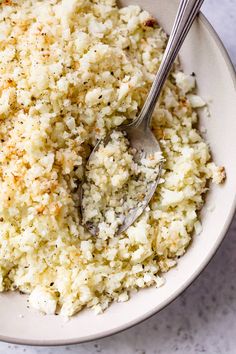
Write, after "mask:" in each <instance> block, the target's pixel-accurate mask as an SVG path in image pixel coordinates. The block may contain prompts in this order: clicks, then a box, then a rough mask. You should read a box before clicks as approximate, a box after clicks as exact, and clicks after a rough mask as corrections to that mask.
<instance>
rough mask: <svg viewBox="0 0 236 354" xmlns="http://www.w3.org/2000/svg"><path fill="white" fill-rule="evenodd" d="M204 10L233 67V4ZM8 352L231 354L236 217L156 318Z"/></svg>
mask: <svg viewBox="0 0 236 354" xmlns="http://www.w3.org/2000/svg"><path fill="white" fill-rule="evenodd" d="M153 1H155V0H153ZM168 1H169V0H168ZM203 11H204V13H205V14H206V16H207V17H208V19H209V20H210V21H211V23H212V24H213V26H214V27H215V29H216V30H217V32H218V33H219V35H220V36H221V38H222V40H223V42H224V44H225V46H226V48H227V49H228V51H229V53H230V55H231V58H232V61H233V62H234V65H235V66H236V0H206V1H205V4H204V7H203ZM235 119H236V117H235ZM235 133H236V132H235ZM235 182H236V181H235ZM235 188H236V183H235ZM78 330H79V329H78ZM12 353H19V354H23V353H25V354H67V353H68V354H96V353H101V354H172V353H179V354H194V353H207V354H221V353H222V354H226V353H230V354H235V353H236V217H235V219H234V222H233V224H232V225H231V228H230V230H229V232H228V235H227V237H226V239H225V241H224V242H223V244H222V246H221V248H220V250H219V251H218V253H217V254H216V256H215V257H214V259H213V260H212V261H211V263H210V265H209V266H208V267H207V269H206V270H205V271H204V272H203V273H202V274H201V276H200V277H199V278H198V279H197V280H196V281H195V283H194V284H193V285H192V286H191V287H190V288H189V289H188V290H187V291H186V292H185V293H184V294H183V295H182V296H180V297H179V298H178V299H177V300H175V301H174V302H173V303H172V304H171V305H169V306H168V307H167V308H166V309H164V310H162V311H161V312H160V313H159V314H157V315H156V316H154V317H152V318H151V319H149V320H147V321H146V322H144V323H142V324H140V325H138V326H136V327H134V328H132V329H130V330H127V331H125V332H123V333H120V334H117V335H114V336H112V337H109V338H105V339H102V340H99V341H96V342H92V343H86V344H81V345H74V346H70V347H59V348H36V347H24V346H16V345H12V344H6V343H0V354H12Z"/></svg>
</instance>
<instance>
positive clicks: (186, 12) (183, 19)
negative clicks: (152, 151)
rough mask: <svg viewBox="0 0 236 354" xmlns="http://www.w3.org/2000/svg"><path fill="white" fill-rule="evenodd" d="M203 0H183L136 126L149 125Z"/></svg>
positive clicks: (145, 126)
mask: <svg viewBox="0 0 236 354" xmlns="http://www.w3.org/2000/svg"><path fill="white" fill-rule="evenodd" d="M203 1H204V0H181V2H180V5H179V9H178V12H177V15H176V18H175V22H174V26H173V29H172V31H171V34H170V37H169V41H168V43H167V47H166V50H165V52H164V55H163V59H162V62H161V65H160V67H159V70H158V73H157V75H156V77H155V79H154V82H153V84H152V87H151V90H150V92H149V94H148V97H147V99H146V101H145V103H144V106H143V108H142V111H141V113H140V115H139V117H138V118H137V121H136V122H135V126H136V127H137V126H140V125H142V126H144V128H145V129H146V128H147V127H149V125H150V122H151V118H152V114H153V111H154V108H155V105H156V102H157V99H158V97H159V95H160V92H161V90H162V88H163V85H164V83H165V81H166V79H167V77H168V75H169V73H170V70H171V68H172V65H173V63H174V61H175V59H176V57H177V55H178V53H179V50H180V48H181V46H182V44H183V42H184V40H185V38H186V36H187V34H188V32H189V30H190V28H191V26H192V24H193V22H194V20H195V18H196V16H197V14H198V12H199V10H200V7H201V5H202V3H203Z"/></svg>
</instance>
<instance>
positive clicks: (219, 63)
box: [0, 0, 236, 345]
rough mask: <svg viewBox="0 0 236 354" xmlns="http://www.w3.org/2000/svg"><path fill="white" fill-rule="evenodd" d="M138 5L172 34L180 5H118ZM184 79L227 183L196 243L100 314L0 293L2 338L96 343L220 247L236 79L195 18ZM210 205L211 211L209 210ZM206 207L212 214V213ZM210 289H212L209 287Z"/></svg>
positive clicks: (172, 292)
mask: <svg viewBox="0 0 236 354" xmlns="http://www.w3.org/2000/svg"><path fill="white" fill-rule="evenodd" d="M128 4H139V5H140V6H141V7H142V8H144V9H146V10H148V11H150V12H151V13H152V14H153V15H154V16H155V17H156V18H157V19H158V21H159V23H160V24H161V25H162V26H163V28H164V29H165V30H166V31H167V32H170V30H171V26H172V24H173V20H174V16H175V14H176V11H177V6H178V1H177V0H172V1H166V0H155V1H153V0H123V1H121V3H120V5H121V6H122V5H128ZM180 59H181V63H182V67H183V69H184V71H185V72H186V73H192V72H195V73H196V75H197V83H198V92H199V94H200V95H201V96H202V97H203V98H205V99H206V100H208V102H209V109H210V113H211V115H210V117H207V116H206V115H204V114H202V115H201V117H200V125H203V126H204V127H205V128H206V131H207V132H206V139H207V140H208V141H209V143H210V146H211V150H212V153H213V157H214V160H215V162H216V163H217V164H219V165H224V166H225V168H226V171H227V180H226V183H225V184H224V185H222V186H212V188H211V190H210V192H209V193H208V195H207V201H206V205H205V207H204V208H203V210H202V223H203V232H202V233H201V235H199V236H196V237H194V239H193V242H192V244H191V246H190V247H189V249H188V251H187V253H186V254H185V256H183V257H182V258H181V259H180V260H179V263H178V266H177V267H176V268H174V269H172V270H171V271H170V272H168V273H167V274H166V275H165V278H166V283H165V285H164V286H162V287H161V288H159V289H156V288H150V289H146V290H142V291H139V292H138V293H136V294H134V295H133V296H132V297H131V299H130V301H128V302H125V303H114V304H112V305H111V306H110V307H109V309H108V310H107V311H106V312H105V313H104V314H102V315H98V316H96V315H95V314H94V312H93V311H91V310H84V311H82V312H81V313H79V315H77V316H75V317H73V318H72V319H71V320H70V321H68V322H65V321H64V320H63V318H61V317H60V316H45V315H42V314H40V313H38V312H35V311H34V310H32V309H29V308H27V297H25V296H22V295H19V294H17V293H7V294H1V295H0V314H1V315H0V340H3V341H8V342H14V343H22V344H31V345H60V344H61V345H64V344H71V343H80V342H84V341H89V340H93V339H97V338H101V337H104V336H107V335H110V334H113V333H116V332H118V331H121V330H124V329H126V328H128V327H130V326H133V325H135V324H137V323H138V322H140V321H143V320H144V319H146V318H148V317H149V316H151V315H153V314H155V313H156V312H158V311H159V310H161V309H162V308H163V307H164V306H166V305H167V304H169V303H170V302H171V301H172V300H174V299H175V298H176V297H177V296H178V295H179V294H180V293H181V292H182V291H183V290H184V289H185V288H186V287H187V286H188V285H189V284H190V283H191V282H192V281H193V280H194V279H195V278H196V277H197V276H198V275H199V273H200V272H201V271H202V270H203V268H204V267H205V266H206V264H207V263H208V262H209V260H210V259H211V258H212V256H213V255H214V253H215V251H216V250H217V248H218V247H219V245H220V243H221V241H222V239H223V237H224V235H225V233H226V231H227V229H228V227H229V224H230V221H231V219H232V217H233V214H234V210H235V204H236V186H235V181H236V163H235V156H236V79H235V72H234V69H233V66H232V64H231V63H230V60H229V57H228V55H227V53H226V51H225V49H224V47H223V45H222V43H221V42H220V40H219V38H218V37H217V35H216V33H215V32H214V30H213V29H212V27H211V26H210V24H209V23H208V22H207V20H206V19H205V18H204V16H203V15H200V16H199V18H198V19H197V20H196V22H195V24H194V26H193V28H192V29H191V32H190V34H189V36H188V38H187V40H186V42H185V44H184V46H183V49H182V50H181V54H180ZM209 206H210V207H212V206H214V210H212V211H209ZM210 209H212V208H210ZM209 286H210V285H209Z"/></svg>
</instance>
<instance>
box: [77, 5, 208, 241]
mask: <svg viewBox="0 0 236 354" xmlns="http://www.w3.org/2000/svg"><path fill="white" fill-rule="evenodd" d="M203 1H204V0H182V1H181V2H180V5H179V8H178V12H177V15H176V18H175V21H174V26H173V28H172V31H171V34H170V37H169V41H168V44H167V47H166V50H165V52H164V55H163V59H162V62H161V65H160V67H159V70H158V73H157V75H156V77H155V79H154V82H153V84H152V87H151V90H150V92H149V94H148V97H147V99H146V101H145V103H144V105H143V108H142V110H141V112H140V115H139V116H138V118H137V119H136V120H134V121H133V122H132V123H131V124H128V125H123V126H120V127H119V128H117V129H116V130H119V131H122V132H124V133H125V135H126V137H127V138H128V140H129V143H130V146H131V147H132V148H134V149H135V150H136V151H138V152H139V151H140V152H142V155H143V153H144V154H145V155H149V154H153V153H155V152H158V151H161V148H160V145H159V143H158V141H157V139H156V137H155V136H154V134H153V133H152V131H151V128H150V124H151V119H152V114H153V111H154V109H155V106H156V102H157V100H158V97H159V95H160V93H161V90H162V88H163V86H164V84H165V81H166V79H167V77H168V75H169V73H170V70H171V67H172V65H173V63H174V61H175V59H176V57H177V55H178V53H179V50H180V48H181V46H182V44H183V42H184V40H185V38H186V36H187V34H188V32H189V30H190V28H191V26H192V24H193V22H194V20H195V18H196V16H197V14H198V12H199V10H200V7H201V5H202V3H203ZM110 135H111V132H110V133H109V134H108V135H107V136H106V137H105V138H103V139H101V140H100V141H98V143H97V144H96V146H95V147H94V149H93V151H92V153H91V155H90V157H89V159H90V158H91V156H92V154H94V153H95V152H96V151H97V150H98V149H99V146H100V144H101V143H103V144H104V146H105V145H106V144H107V143H108V142H109V140H110ZM140 155H141V154H140ZM88 161H89V160H88ZM160 174H161V166H160V171H159V174H158V175H157V179H156V181H155V182H152V183H149V190H148V192H147V194H146V196H145V198H144V202H143V203H142V207H138V208H136V209H133V210H132V211H131V213H130V214H129V215H128V216H127V217H126V218H125V219H124V222H123V224H122V225H121V226H120V227H119V229H118V231H117V233H121V232H123V231H125V230H126V229H127V228H128V227H129V226H130V225H132V224H133V222H134V221H135V220H136V219H137V218H138V217H139V216H140V215H141V214H142V212H143V211H144V209H145V208H146V207H147V205H148V203H149V201H150V199H151V198H152V196H153V194H154V192H155V190H156V188H157V185H158V181H159V178H160ZM85 178H86V176H85ZM147 182H148V181H147ZM82 198H83V192H82V188H81V205H82ZM81 213H82V218H83V208H82V207H81ZM85 226H87V228H88V230H89V231H90V232H91V233H92V234H93V235H96V234H97V231H98V226H97V225H91V224H90V223H87V224H86V223H85Z"/></svg>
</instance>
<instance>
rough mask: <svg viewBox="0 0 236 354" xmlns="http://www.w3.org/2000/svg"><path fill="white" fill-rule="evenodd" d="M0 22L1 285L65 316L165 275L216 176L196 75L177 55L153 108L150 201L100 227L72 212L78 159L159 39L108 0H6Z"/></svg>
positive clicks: (115, 114) (146, 85)
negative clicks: (100, 233) (128, 218)
mask: <svg viewBox="0 0 236 354" xmlns="http://www.w3.org/2000/svg"><path fill="white" fill-rule="evenodd" d="M0 29H1V30H0V42H1V43H0V45H1V50H0V291H7V290H15V289H18V290H20V291H21V292H24V293H26V294H29V300H30V304H31V305H32V306H33V307H35V308H36V309H38V310H39V311H42V312H45V313H48V314H53V313H55V312H56V311H57V312H59V313H60V314H62V315H63V316H72V315H73V314H75V313H77V312H79V311H80V310H81V309H82V308H84V307H89V308H93V309H94V311H95V313H101V312H102V311H104V310H105V309H106V308H107V307H108V306H109V304H110V303H111V302H112V301H126V300H127V299H128V298H129V292H130V291H131V290H133V289H139V288H144V287H147V286H151V285H155V286H161V285H162V284H163V281H164V280H163V276H162V275H163V273H164V272H166V271H168V270H169V269H170V268H171V267H173V266H174V265H175V264H176V262H177V257H178V256H181V255H183V254H184V252H185V251H186V248H187V246H188V245H189V242H190V240H191V238H192V232H193V231H194V229H196V231H199V230H200V224H199V220H198V211H199V210H200V209H201V207H202V205H203V203H204V193H205V192H206V190H207V186H208V181H209V180H210V179H212V178H213V181H215V182H216V183H221V182H222V180H223V179H224V178H225V171H224V169H223V167H222V168H220V167H217V166H216V165H215V164H214V163H213V162H212V161H211V155H210V152H209V148H208V146H207V144H206V143H205V142H204V141H203V139H202V138H201V136H200V134H199V132H198V131H197V130H196V128H195V127H196V123H197V121H198V117H197V113H196V111H195V109H194V107H200V106H203V104H204V102H203V101H202V100H201V99H200V98H198V97H197V96H195V94H196V93H195V92H194V89H195V78H193V77H192V76H189V75H187V74H184V73H183V72H182V71H181V70H180V69H179V67H178V66H175V67H174V69H173V71H172V73H171V75H170V77H169V79H168V80H167V82H166V84H165V87H164V89H163V93H162V95H161V98H160V100H159V103H158V105H157V106H156V109H155V112H154V115H153V121H152V130H153V133H154V134H155V136H156V137H157V138H158V140H159V142H160V145H161V149H162V152H163V157H164V159H165V161H164V164H163V170H162V176H161V181H162V183H161V184H160V185H159V186H158V188H157V190H156V193H155V195H154V197H153V199H152V201H151V202H150V204H149V208H147V209H146V211H145V212H144V213H143V214H142V215H141V216H140V217H139V218H138V219H137V221H136V222H135V223H134V224H133V225H132V226H131V227H130V228H129V229H128V230H127V232H124V233H123V234H120V235H118V236H117V235H116V236H115V237H113V235H112V229H111V228H110V227H109V226H107V225H104V235H106V236H104V237H99V238H96V237H93V236H92V235H91V234H90V233H89V232H88V231H87V230H86V229H85V228H84V226H83V225H82V223H81V217H80V214H79V192H78V189H79V187H80V184H81V182H82V180H83V175H84V166H85V164H86V160H87V158H88V156H89V154H90V151H91V150H92V148H93V147H94V145H95V143H96V141H97V140H98V139H100V138H102V137H104V136H105V135H106V134H107V133H108V132H109V131H110V130H111V129H113V128H116V127H118V126H119V125H121V124H123V123H128V122H131V121H132V120H134V119H135V118H136V117H137V115H138V113H139V112H140V109H141V108H142V105H143V103H144V101H145V98H146V96H147V93H148V91H149V89H150V87H151V84H152V81H153V79H154V76H155V74H156V71H157V69H158V66H159V64H160V62H161V58H162V54H163V51H164V48H165V46H166V41H167V36H166V34H165V33H164V31H163V30H162V29H161V28H160V27H159V26H158V24H157V22H156V21H155V19H153V18H152V16H150V15H149V14H148V13H147V12H146V11H145V12H143V11H141V9H140V8H139V7H138V6H129V7H125V8H122V9H119V8H118V7H117V5H116V2H115V0H96V1H95V0H70V1H67V0H44V1H38V0H18V1H3V2H1V4H0ZM126 172H127V171H126V170H125V169H124V172H123V174H122V175H121V176H119V177H117V176H116V177H114V178H113V180H112V183H113V185H114V186H117V185H119V184H120V183H121V181H122V180H123V179H124V180H125V178H126ZM99 178H104V183H106V182H105V179H106V175H102V174H101V175H100V176H99ZM94 198H95V199H94V200H95V201H94V203H95V202H96V203H98V202H99V198H100V195H99V193H98V194H94ZM90 212H91V215H93V213H96V209H95V208H94V209H93V208H91V210H90ZM107 218H108V219H109V220H110V223H111V224H112V223H113V221H114V215H113V214H112V212H111V211H109V213H108V215H107ZM199 237H200V236H199ZM157 296H158V293H157Z"/></svg>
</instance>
